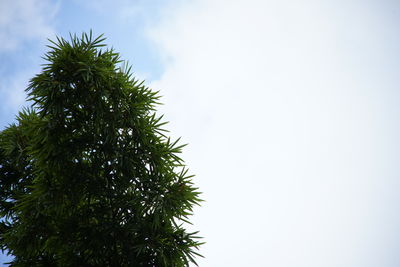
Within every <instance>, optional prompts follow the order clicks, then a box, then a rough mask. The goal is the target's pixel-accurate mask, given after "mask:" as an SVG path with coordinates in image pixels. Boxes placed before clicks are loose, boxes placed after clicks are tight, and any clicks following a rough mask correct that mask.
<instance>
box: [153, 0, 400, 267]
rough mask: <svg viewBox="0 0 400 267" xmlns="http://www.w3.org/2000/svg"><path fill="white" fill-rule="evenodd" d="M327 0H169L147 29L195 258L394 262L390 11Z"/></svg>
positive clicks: (281, 266) (393, 33)
mask: <svg viewBox="0 0 400 267" xmlns="http://www.w3.org/2000/svg"><path fill="white" fill-rule="evenodd" d="M339 2H340V4H339ZM339 2H336V1H325V2H321V1H256V0H253V1H251V0H250V1H249V0H246V1H244V0H243V1H241V0H238V1H222V0H209V1H207V0H206V1H192V2H190V3H188V2H184V1H182V2H180V4H179V5H176V6H174V7H173V9H169V10H166V12H165V14H164V18H163V19H162V20H161V21H160V22H159V25H158V26H157V27H154V28H152V29H150V30H149V35H150V36H151V38H152V39H153V41H154V42H155V43H156V44H157V46H158V48H159V52H160V55H161V56H163V58H164V61H165V64H166V69H165V72H164V74H163V76H162V78H161V79H160V80H159V81H156V82H154V83H153V84H152V87H154V88H157V89H161V92H162V94H163V95H165V97H164V99H163V100H164V103H165V106H164V107H163V111H164V112H165V113H166V114H167V117H168V118H169V119H170V120H171V125H170V127H171V128H172V129H174V132H176V134H177V135H182V136H183V137H184V140H187V141H188V142H190V146H189V148H188V149H187V151H185V154H186V156H187V158H188V162H189V166H191V167H192V168H193V170H194V172H196V173H197V174H198V178H197V180H196V183H198V184H199V185H200V188H201V190H203V191H204V192H205V193H204V198H205V199H206V200H207V202H206V203H205V204H204V207H203V208H201V209H199V211H198V212H197V215H196V217H195V218H196V222H195V225H196V227H197V228H198V229H200V230H202V233H203V235H205V237H206V241H207V244H206V245H205V246H204V250H203V252H204V253H205V256H206V258H205V259H204V260H203V261H200V265H201V266H202V265H204V266H275V267H286V266H287V267H289V266H299V267H303V266H304V267H306V266H307V267H313V266H315V267H317V266H326V267H329V266H332V267H333V266H360V267H361V266H363V267H365V266H378V265H379V266H393V267H394V266H398V264H400V257H399V256H398V253H393V251H396V248H398V247H399V245H400V231H399V230H398V227H397V226H396V225H398V223H400V217H399V216H397V215H394V214H393V213H392V212H391V211H394V210H397V209H398V203H399V199H398V196H397V195H398V194H397V193H396V190H394V189H393V188H398V185H399V183H398V179H397V178H396V177H398V176H399V174H400V171H399V169H398V164H397V163H396V160H395V159H398V158H399V157H400V154H399V151H400V150H399V148H400V142H399V141H398V137H397V136H398V135H399V134H400V128H399V127H398V118H399V117H400V109H399V108H398V99H399V97H400V95H399V93H398V90H397V89H396V88H397V87H398V84H399V82H400V78H399V77H400V75H399V69H400V63H399V62H400V61H399V59H400V53H399V52H398V49H397V48H396V47H395V46H393V44H395V43H397V44H398V43H399V37H398V35H397V30H396V27H395V25H398V23H399V18H396V17H393V16H392V15H391V14H392V12H393V10H395V11H396V12H397V11H398V10H399V6H398V5H397V4H395V3H389V2H386V1H385V2H384V3H382V4H380V5H378V4H377V5H375V6H372V4H367V3H365V2H363V3H361V2H357V1H350V2H341V1H339ZM394 99H397V100H394ZM388 225H389V226H388ZM392 235H395V236H396V237H397V239H395V238H393V237H392Z"/></svg>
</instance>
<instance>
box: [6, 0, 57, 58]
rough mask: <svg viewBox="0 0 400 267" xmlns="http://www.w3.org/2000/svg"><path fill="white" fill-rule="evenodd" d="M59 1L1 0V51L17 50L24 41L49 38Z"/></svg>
mask: <svg viewBox="0 0 400 267" xmlns="http://www.w3.org/2000/svg"><path fill="white" fill-rule="evenodd" d="M56 11H57V2H55V1H50V0H43V1H42V0H4V1H1V2H0V40H2V41H1V42H0V52H4V51H10V50H15V49H16V48H18V47H19V46H20V45H21V44H22V43H24V42H25V41H29V40H34V39H38V38H48V37H49V36H51V35H52V33H53V32H54V30H53V27H52V25H51V20H52V18H53V17H54V15H55V14H56Z"/></svg>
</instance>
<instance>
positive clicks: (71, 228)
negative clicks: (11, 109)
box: [0, 32, 201, 266]
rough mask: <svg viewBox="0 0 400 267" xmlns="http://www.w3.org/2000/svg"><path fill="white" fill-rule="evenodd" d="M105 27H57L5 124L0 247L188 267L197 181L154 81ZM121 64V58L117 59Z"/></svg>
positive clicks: (40, 258) (193, 246)
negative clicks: (159, 111)
mask: <svg viewBox="0 0 400 267" xmlns="http://www.w3.org/2000/svg"><path fill="white" fill-rule="evenodd" d="M104 40H105V38H103V37H102V36H99V37H97V38H94V37H93V36H92V33H91V32H90V34H85V33H84V34H82V36H81V37H77V36H71V39H70V41H67V40H65V39H63V38H57V41H55V42H53V41H50V42H51V45H49V46H48V47H49V49H50V50H49V52H48V53H46V54H45V56H44V59H45V60H46V64H44V65H43V69H42V72H41V73H40V74H38V75H37V76H35V77H34V78H33V79H31V81H30V84H29V86H28V88H27V89H26V91H27V93H28V99H29V100H30V101H31V103H32V106H31V107H29V108H26V109H24V110H22V111H21V112H20V113H19V115H18V116H17V122H16V123H15V124H12V125H10V126H9V127H7V128H6V129H4V130H3V131H2V132H0V217H2V218H3V219H2V221H1V223H0V246H1V248H2V249H3V250H6V251H8V252H9V253H10V254H11V255H13V256H14V259H13V261H12V262H11V266H188V265H189V263H190V262H193V263H195V259H194V257H195V256H196V255H198V256H200V255H199V254H198V253H197V252H196V251H197V249H198V247H199V245H201V243H200V242H199V239H198V237H197V236H196V233H197V232H195V233H188V232H187V231H186V230H185V229H184V222H186V223H190V222H189V221H188V216H189V215H191V213H192V208H193V206H195V205H198V204H199V202H200V201H201V199H200V198H199V192H198V191H197V190H198V189H197V188H195V187H194V186H193V184H192V182H191V178H192V176H190V175H188V174H187V169H186V167H185V165H184V162H183V160H182V159H181V158H180V156H179V154H180V153H181V149H182V147H183V146H182V145H178V140H177V141H171V140H170V138H168V137H167V136H166V130H164V129H163V127H164V125H165V122H163V121H162V116H161V117H158V116H156V115H155V107H156V105H158V104H159V98H160V97H159V95H158V92H154V91H152V90H150V89H149V88H148V87H146V86H145V85H144V84H143V82H139V81H138V80H137V79H136V78H134V77H132V74H131V69H130V67H129V66H128V65H127V64H122V61H121V60H120V56H119V54H118V53H116V52H115V51H114V50H113V49H107V48H105V44H104ZM121 65H122V67H121Z"/></svg>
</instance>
